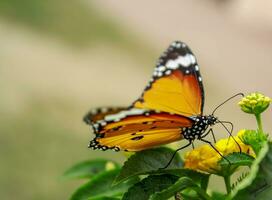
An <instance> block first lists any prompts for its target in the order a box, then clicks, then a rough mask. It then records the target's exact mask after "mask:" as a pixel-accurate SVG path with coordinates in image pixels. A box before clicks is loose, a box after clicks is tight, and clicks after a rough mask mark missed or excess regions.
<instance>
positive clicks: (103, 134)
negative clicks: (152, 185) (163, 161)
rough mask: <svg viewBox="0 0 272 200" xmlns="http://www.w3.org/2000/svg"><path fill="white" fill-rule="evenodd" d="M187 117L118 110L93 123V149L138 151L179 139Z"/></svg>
mask: <svg viewBox="0 0 272 200" xmlns="http://www.w3.org/2000/svg"><path fill="white" fill-rule="evenodd" d="M192 123H193V121H192V120H191V119H190V118H187V117H183V116H178V115H171V114H168V113H156V112H150V111H147V110H143V109H136V108H132V109H128V110H122V111H120V112H118V113H115V114H112V115H106V116H105V117H104V119H103V120H98V121H96V122H95V123H93V126H94V127H97V128H96V137H95V138H94V139H93V140H92V141H91V142H90V145H89V147H92V148H93V149H102V150H107V149H114V150H120V149H121V150H127V151H140V150H143V149H147V148H151V147H154V146H158V145H162V144H167V143H171V142H174V141H177V140H180V139H182V138H183V136H182V128H183V127H190V126H191V125H192Z"/></svg>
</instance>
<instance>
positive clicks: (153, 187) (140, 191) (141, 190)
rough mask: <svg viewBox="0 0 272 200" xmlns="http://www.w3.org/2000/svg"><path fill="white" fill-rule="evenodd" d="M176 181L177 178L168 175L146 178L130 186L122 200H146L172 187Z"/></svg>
mask: <svg viewBox="0 0 272 200" xmlns="http://www.w3.org/2000/svg"><path fill="white" fill-rule="evenodd" d="M177 180H178V177H177V176H174V175H168V174H165V175H151V176H148V177H147V178H145V179H143V180H142V181H140V182H139V183H136V184H135V185H134V186H132V187H131V188H130V189H129V190H128V192H127V193H125V195H124V197H123V199H122V200H138V199H141V200H148V199H149V197H150V196H151V195H152V194H153V193H155V192H158V191H162V190H163V189H165V188H167V187H169V186H171V185H173V184H174V183H175V182H176V181H177Z"/></svg>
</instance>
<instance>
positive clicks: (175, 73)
mask: <svg viewBox="0 0 272 200" xmlns="http://www.w3.org/2000/svg"><path fill="white" fill-rule="evenodd" d="M203 106H204V90H203V85H202V78H201V75H200V72H199V67H198V65H197V62H196V59H195V56H194V55H193V53H192V52H191V50H190V49H189V47H187V45H186V44H184V43H182V42H173V43H172V44H171V45H170V47H169V48H168V49H167V50H166V52H165V53H164V54H163V55H162V56H161V57H160V58H159V62H158V64H157V66H156V68H155V71H154V74H153V77H152V79H151V81H150V83H149V85H148V86H147V87H146V89H145V91H144V93H143V94H142V96H141V98H140V99H138V100H137V101H136V102H134V104H133V107H136V108H142V109H151V110H159V111H163V112H168V113H175V114H179V115H184V116H189V117H190V116H195V115H201V114H202V112H203Z"/></svg>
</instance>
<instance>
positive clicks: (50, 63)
mask: <svg viewBox="0 0 272 200" xmlns="http://www.w3.org/2000/svg"><path fill="white" fill-rule="evenodd" d="M271 9H272V3H271V1H269V0H261V1H253V0H251V1H250V0H236V1H233V0H191V1H185V0H172V1H160V2H158V1H156V0H148V1H146V0H138V1H121V0H104V1H98V0H93V1H91V0H69V1H67V0H66V1H64V0H47V1H42V0H24V1H21V0H0V91H1V94H0V156H1V157H0V158H1V164H0V194H1V199H9V200H12V199H20V200H29V199H39V200H43V199H68V197H69V196H70V194H71V193H72V192H73V191H74V189H75V188H76V187H77V186H78V185H79V182H77V181H71V182H70V181H64V180H62V178H61V175H62V173H63V172H64V171H65V170H66V169H67V168H69V167H70V166H71V165H72V164H74V163H76V162H78V161H82V160H87V159H91V158H95V157H105V158H111V159H114V160H116V161H120V162H121V161H123V160H124V158H123V155H122V154H120V153H115V152H110V151H109V152H99V151H92V150H89V149H88V148H87V145H88V141H89V140H90V138H91V136H92V134H91V132H90V131H89V127H87V126H86V125H85V124H84V123H83V122H82V117H83V115H84V114H85V113H86V112H87V111H88V110H89V109H90V108H94V107H99V106H106V105H110V106H114V105H121V106H122V105H123V106H125V105H129V104H130V103H131V102H132V101H133V100H135V99H136V98H137V97H138V96H139V95H140V93H141V91H142V89H143V88H144V86H145V84H146V83H147V81H148V80H149V78H150V76H151V73H152V71H153V67H154V65H155V61H156V59H157V57H158V56H159V55H160V53H161V52H162V51H163V50H164V49H165V48H166V47H167V46H168V45H169V44H170V43H171V42H172V41H173V40H182V41H184V42H186V43H187V44H188V45H189V46H190V47H191V48H192V49H193V51H194V53H195V54H196V56H197V58H198V62H199V65H200V67H201V72H202V76H203V79H204V81H205V82H204V84H205V90H206V105H205V113H207V114H208V113H211V111H212V109H213V108H214V107H215V106H216V105H218V104H219V103H220V102H222V101H223V100H224V99H226V98H228V97H230V96H231V95H233V94H235V93H237V92H245V93H247V92H254V91H260V92H262V93H264V94H266V95H268V96H272V91H271V73H272V69H271V63H272V37H271V34H272V13H271ZM237 101H238V99H237V100H234V101H232V102H229V103H228V104H226V105H225V106H224V107H222V108H221V109H220V111H218V112H217V116H218V117H220V119H225V120H230V121H232V122H233V123H234V124H235V132H236V131H238V130H239V129H241V128H244V127H247V128H255V121H254V119H253V117H251V116H249V115H246V114H244V113H242V112H241V111H240V110H239V108H238V106H237ZM264 118H265V119H264V121H265V130H267V131H271V128H272V125H271V110H269V111H267V112H266V114H265V115H264ZM216 134H217V138H221V137H226V133H225V132H224V131H223V130H222V129H220V128H219V129H218V130H217V131H216ZM181 144H182V142H181Z"/></svg>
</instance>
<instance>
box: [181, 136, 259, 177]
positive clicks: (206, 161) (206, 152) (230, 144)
mask: <svg viewBox="0 0 272 200" xmlns="http://www.w3.org/2000/svg"><path fill="white" fill-rule="evenodd" d="M243 134H244V131H240V132H239V133H238V135H237V136H234V137H233V138H234V139H233V138H231V137H230V138H227V139H222V140H219V141H218V142H217V143H216V144H215V148H216V149H217V150H218V151H219V152H220V153H221V154H222V155H223V156H226V155H228V154H231V153H233V152H240V148H239V146H240V147H241V151H242V152H244V153H247V154H249V155H251V156H255V154H254V152H253V150H252V148H251V147H250V146H249V145H246V144H244V143H243V142H242V141H241V139H240V138H242V135H243ZM235 141H236V142H237V143H238V144H239V146H238V145H237V143H236V142H235ZM221 158H222V157H221V156H220V155H219V153H218V152H216V151H215V150H214V149H213V148H212V147H211V146H210V145H203V146H200V147H198V148H196V149H194V150H192V151H190V152H187V153H186V154H185V160H184V162H185V163H184V167H185V168H189V169H193V170H196V171H202V172H208V173H212V174H218V173H219V172H220V170H221V168H220V166H219V165H218V161H219V160H220V159H221Z"/></svg>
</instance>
